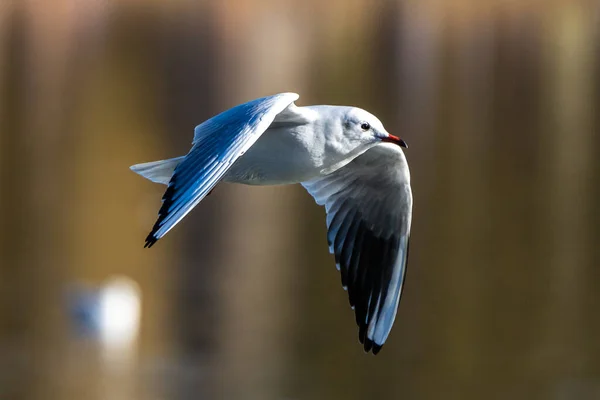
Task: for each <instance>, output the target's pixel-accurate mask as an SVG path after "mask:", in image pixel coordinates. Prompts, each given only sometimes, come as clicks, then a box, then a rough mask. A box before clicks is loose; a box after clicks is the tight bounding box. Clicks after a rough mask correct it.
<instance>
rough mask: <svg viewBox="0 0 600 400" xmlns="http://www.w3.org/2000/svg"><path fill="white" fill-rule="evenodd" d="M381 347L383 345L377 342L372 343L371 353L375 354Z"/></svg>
mask: <svg viewBox="0 0 600 400" xmlns="http://www.w3.org/2000/svg"><path fill="white" fill-rule="evenodd" d="M382 347H383V345H381V346H380V345H378V344H377V343H373V355H374V356H376V355H377V353H379V351H380V350H381V348H382Z"/></svg>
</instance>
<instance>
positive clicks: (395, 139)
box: [383, 135, 408, 149]
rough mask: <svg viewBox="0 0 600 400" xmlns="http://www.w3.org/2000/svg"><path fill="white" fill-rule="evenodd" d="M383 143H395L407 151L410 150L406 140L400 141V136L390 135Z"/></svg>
mask: <svg viewBox="0 0 600 400" xmlns="http://www.w3.org/2000/svg"><path fill="white" fill-rule="evenodd" d="M383 141H384V142H388V143H394V144H397V145H398V146H400V147H404V148H405V149H408V145H407V144H406V142H405V141H404V140H402V139H400V138H399V137H398V136H394V135H389V136H388V137H386V138H383Z"/></svg>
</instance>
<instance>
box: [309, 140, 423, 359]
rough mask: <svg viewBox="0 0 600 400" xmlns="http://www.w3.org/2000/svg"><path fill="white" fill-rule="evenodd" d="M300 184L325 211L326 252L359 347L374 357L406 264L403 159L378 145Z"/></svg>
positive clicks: (408, 204) (407, 193) (407, 202)
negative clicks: (346, 299)
mask: <svg viewBox="0 0 600 400" xmlns="http://www.w3.org/2000/svg"><path fill="white" fill-rule="evenodd" d="M302 185H303V186H304V187H305V188H306V190H308V192H309V193H310V194H311V195H312V196H313V197H314V198H315V200H316V202H317V203H318V204H319V205H324V206H325V209H326V211H327V229H328V232H327V239H328V242H329V251H330V252H331V253H333V254H334V255H335V262H336V266H337V267H338V269H339V270H340V272H341V275H342V285H343V286H344V288H345V289H347V290H348V295H349V298H350V305H351V306H352V307H353V308H354V311H355V314H356V323H357V324H358V326H359V339H360V342H361V343H363V344H364V348H365V350H366V351H370V350H372V351H373V353H374V354H377V353H378V352H379V350H380V349H381V347H382V346H383V344H384V343H385V341H386V339H387V337H388V335H389V333H390V330H391V329H392V325H393V323H394V319H395V318H396V311H397V309H398V303H399V301H400V296H401V293H402V284H403V282H404V276H405V273H406V263H407V259H408V241H409V236H410V224H411V214H412V193H411V190H410V176H409V172H408V166H407V164H406V159H405V157H404V154H403V153H402V151H401V150H400V148H399V147H398V146H396V145H393V144H379V145H377V146H375V147H373V148H371V149H369V150H367V151H366V152H365V153H363V154H362V155H360V156H358V157H357V158H355V159H354V160H353V161H352V162H351V163H349V164H347V165H346V166H344V167H342V168H340V169H339V170H337V171H335V172H333V173H331V174H330V175H327V176H325V177H322V178H317V179H313V180H310V181H308V182H303V183H302Z"/></svg>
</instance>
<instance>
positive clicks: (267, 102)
mask: <svg viewBox="0 0 600 400" xmlns="http://www.w3.org/2000/svg"><path fill="white" fill-rule="evenodd" d="M298 97H299V96H298V95H297V94H295V93H282V94H277V95H274V96H269V97H264V98H261V99H257V100H253V101H250V102H248V103H245V104H241V105H239V106H236V107H234V108H232V109H230V110H227V111H225V112H223V113H221V114H219V115H217V116H215V117H213V118H211V119H209V120H208V121H206V122H204V123H202V124H200V125H198V126H197V127H196V129H195V132H194V141H193V147H192V149H191V150H190V152H189V153H188V154H187V156H185V158H184V159H183V161H181V162H180V163H179V164H178V165H177V167H176V168H175V171H174V173H173V176H172V177H171V180H170V181H169V185H168V187H167V190H166V192H165V194H164V196H163V204H162V207H161V208H160V211H159V212H158V220H157V221H156V223H155V224H154V227H153V228H152V231H151V232H150V234H149V235H148V237H147V238H146V245H145V247H151V246H152V245H153V244H154V243H156V241H157V240H158V239H160V238H161V237H163V236H164V235H165V234H166V233H167V232H168V231H170V230H171V229H172V228H173V227H174V226H175V225H176V224H177V223H178V222H179V221H181V219H182V218H183V217H185V216H186V214H187V213H189V212H190V211H191V209H192V208H194V207H195V206H196V204H198V203H199V202H200V201H201V200H202V199H203V198H204V197H205V196H206V195H207V194H208V193H209V192H210V191H211V189H212V188H213V187H214V186H215V185H216V184H217V183H218V182H219V180H220V179H221V178H222V177H223V175H224V174H225V172H227V170H228V169H229V168H230V167H231V165H232V164H233V163H234V162H235V161H236V160H237V159H238V157H239V156H240V155H242V154H243V153H244V152H245V151H246V150H248V148H250V147H251V146H252V145H253V144H254V142H256V140H257V139H258V138H259V137H260V135H262V134H263V132H264V131H265V130H267V128H268V127H269V125H271V122H273V119H274V118H275V117H276V116H277V114H279V113H280V112H282V111H283V110H284V109H286V108H287V107H288V106H289V105H290V104H292V103H293V102H294V101H295V100H297V99H298Z"/></svg>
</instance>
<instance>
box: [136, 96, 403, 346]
mask: <svg viewBox="0 0 600 400" xmlns="http://www.w3.org/2000/svg"><path fill="white" fill-rule="evenodd" d="M297 98H298V95H296V94H294V93H283V94H278V95H274V96H269V97H265V98H261V99H257V100H253V101H251V102H248V103H244V104H241V105H239V106H236V107H234V108H232V109H230V110H228V111H225V112H223V113H221V114H219V115H217V116H215V117H213V118H211V119H209V120H207V121H206V122H204V123H202V124H201V125H199V126H198V127H196V129H195V135H194V141H193V146H192V149H191V150H190V152H189V153H188V154H187V155H186V156H184V157H178V158H175V159H170V160H163V161H156V162H151V163H145V164H138V165H134V166H133V167H131V168H132V170H133V171H135V172H137V173H139V174H140V175H142V176H144V177H146V178H148V179H150V180H152V181H154V182H158V183H163V184H167V185H168V188H167V191H166V192H165V195H164V197H163V205H162V207H161V209H160V211H159V218H158V220H157V222H156V224H155V225H154V227H153V229H152V232H151V233H150V234H149V235H148V238H147V239H146V247H150V246H152V245H153V244H154V243H155V242H156V241H157V240H158V239H160V238H161V237H162V236H164V235H165V234H166V233H167V232H168V231H169V230H170V229H171V228H173V226H175V225H176V224H177V223H178V222H179V221H180V220H181V219H182V218H183V217H184V216H185V215H186V214H187V213H188V212H189V211H190V210H191V209H192V208H193V207H194V206H195V205H196V204H198V203H199V202H200V201H201V200H202V199H203V198H204V197H205V196H206V195H208V194H209V193H210V191H211V190H212V189H213V188H214V186H215V185H216V184H217V183H218V182H220V181H225V182H231V183H242V184H249V185H281V184H294V183H301V184H302V185H303V186H304V187H305V188H306V189H307V190H308V191H309V193H310V194H311V195H312V196H313V197H314V198H315V200H316V201H317V203H318V204H320V205H324V206H325V208H326V211H327V227H328V235H327V238H328V242H329V248H330V251H331V252H332V253H333V254H334V255H335V259H336V265H337V267H338V269H339V270H340V272H341V274H342V285H343V286H344V288H345V289H347V290H348V292H349V296H350V304H351V305H352V307H353V308H355V313H356V321H357V324H358V325H359V328H360V332H359V338H360V340H361V343H364V346H365V350H367V351H369V350H373V352H374V353H377V352H378V351H379V349H380V348H381V346H382V345H383V343H384V342H385V340H386V339H387V336H388V334H389V331H390V330H391V327H392V324H393V321H394V319H395V315H396V311H397V308H398V302H399V300H400V295H401V290H402V284H403V281H404V274H405V272H406V261H407V257H408V238H409V235H410V222H411V212H412V194H411V190H410V174H409V170H408V165H407V162H406V158H405V157H404V153H403V152H402V150H401V149H400V147H399V146H403V147H406V144H405V143H404V142H403V141H402V140H401V139H399V138H397V137H395V136H392V135H390V134H388V133H387V132H386V131H385V129H384V128H383V125H382V124H381V122H380V121H379V120H378V119H377V118H376V117H375V116H373V115H371V114H369V113H368V112H366V111H364V110H362V109H359V108H355V107H342V106H310V107H297V106H295V105H294V103H293V102H294V101H295V100H296V99H297ZM386 142H388V143H386Z"/></svg>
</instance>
